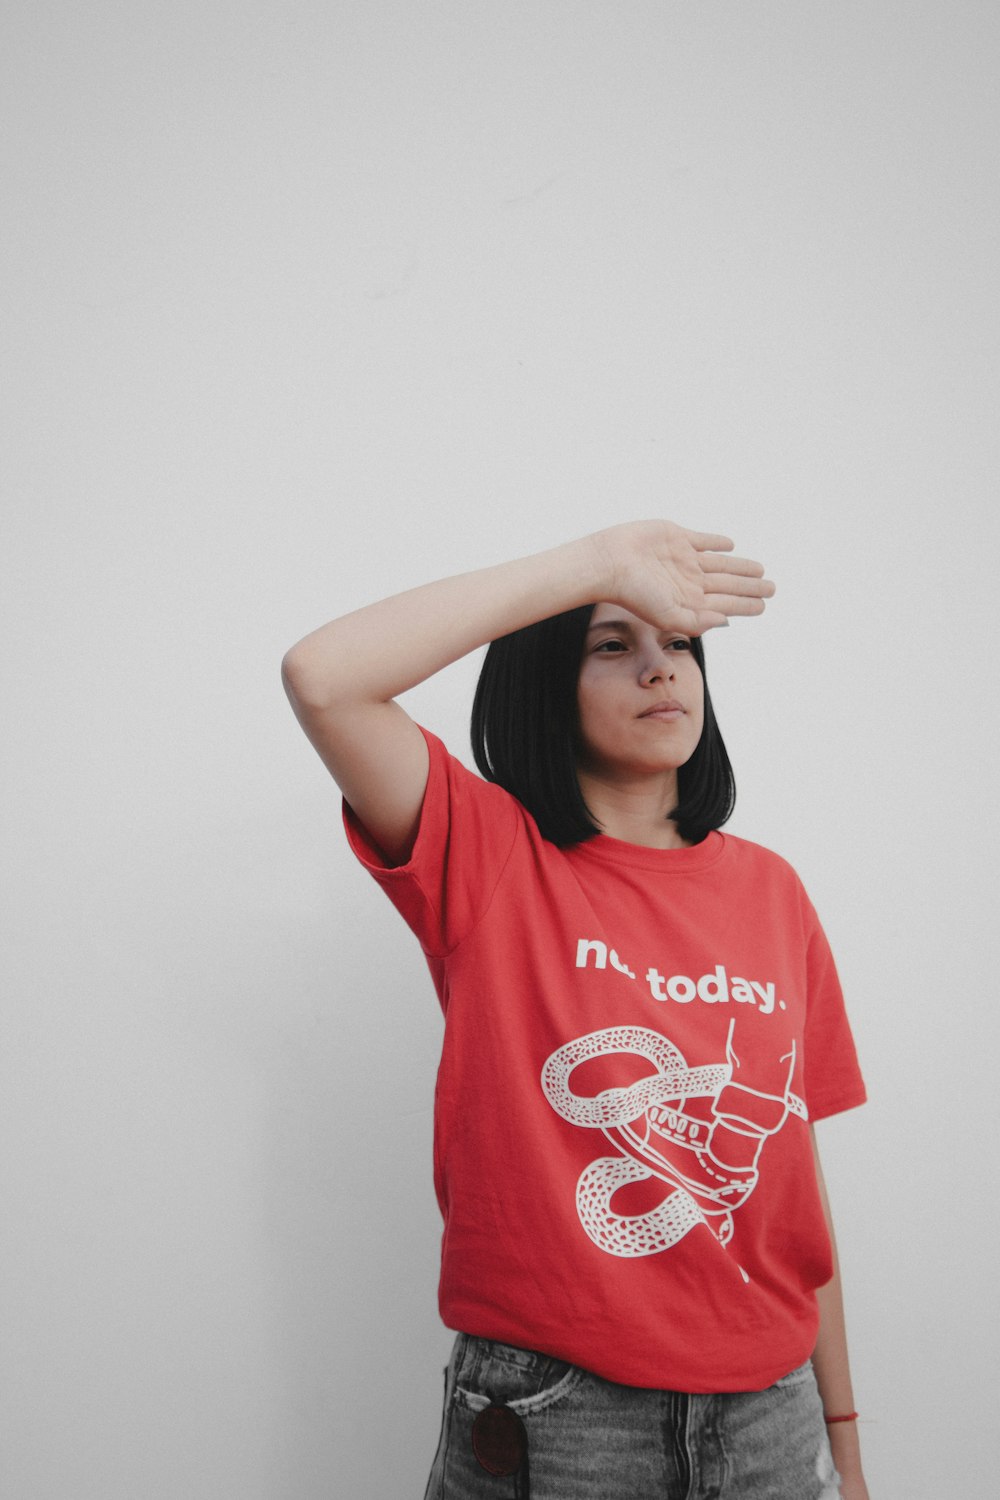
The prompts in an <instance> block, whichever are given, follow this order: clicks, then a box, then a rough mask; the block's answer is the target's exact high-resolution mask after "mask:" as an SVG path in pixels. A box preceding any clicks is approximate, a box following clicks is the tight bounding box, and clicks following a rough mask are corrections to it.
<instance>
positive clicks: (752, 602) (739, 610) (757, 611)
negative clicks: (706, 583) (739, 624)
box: [705, 594, 765, 615]
mask: <svg viewBox="0 0 1000 1500" xmlns="http://www.w3.org/2000/svg"><path fill="white" fill-rule="evenodd" d="M705 608H706V609H710V610H712V611H713V612H715V613H718V614H724V615H762V614H763V613H764V609H765V604H764V601H763V599H755V598H743V597H742V596H739V595H737V594H706V595H705Z"/></svg>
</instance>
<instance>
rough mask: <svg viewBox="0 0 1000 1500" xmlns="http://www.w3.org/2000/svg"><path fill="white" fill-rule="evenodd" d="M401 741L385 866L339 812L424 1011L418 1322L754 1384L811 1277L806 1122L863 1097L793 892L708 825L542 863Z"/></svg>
mask: <svg viewBox="0 0 1000 1500" xmlns="http://www.w3.org/2000/svg"><path fill="white" fill-rule="evenodd" d="M422 733H423V735H424V738H425V739H426V741H427V745H428V749H429V752H430V774H429V779H428V783H427V791H426V793H425V796H424V802H423V807H422V809H421V814H420V826H419V829H418V832H417V837H416V842H415V844H414V848H413V853H412V856H411V858H410V859H409V860H408V862H407V863H406V864H404V865H399V866H397V867H395V868H389V867H387V865H386V861H385V858H384V856H383V855H382V853H381V851H380V850H379V848H378V846H377V845H376V844H375V843H374V842H373V841H372V839H371V837H370V836H369V835H368V833H367V831H366V830H365V828H364V827H363V826H362V824H361V823H360V821H359V820H358V818H357V817H356V815H355V813H354V811H353V809H352V808H351V807H350V806H349V805H348V804H347V802H346V800H345V801H344V803H343V819H344V827H345V831H346V833H347V837H348V841H349V844H350V847H351V849H352V850H353V852H354V853H355V855H356V856H357V858H358V859H359V860H360V861H361V863H362V864H363V865H364V867H365V868H366V869H367V870H369V871H370V873H371V874H372V876H373V877H374V879H375V880H377V881H378V883H379V885H380V886H381V887H382V889H383V890H384V891H385V893H386V895H387V896H388V897H389V899H390V901H392V903H393V904H394V906H395V907H396V908H397V909H398V911H399V912H400V913H401V915H402V916H403V917H404V919H405V920H406V922H407V924H408V925H409V926H410V927H411V928H412V930H413V932H414V933H415V934H416V936H417V938H418V939H419V941H420V944H421V947H422V949H423V951H424V955H425V957H426V960H427V964H428V967H429V969H430V972H431V976H432V978H433V981H434V985H435V988H436V990H437V993H438V997H439V1000H440V1003H441V1007H442V1010H443V1011H444V1016H445V1028H444V1041H443V1048H442V1056H441V1062H440V1066H439V1070H438V1078H437V1088H436V1093H435V1113H434V1180H435V1188H436V1191H437V1197H438V1202H439V1204H440V1208H441V1213H442V1215H443V1218H444V1234H443V1239H442V1262H441V1281H440V1289H439V1297H440V1310H441V1316H442V1319H443V1320H444V1322H445V1324H446V1325H447V1326H448V1327H450V1328H453V1329H456V1330H460V1331H462V1332H465V1333H470V1334H476V1335H479V1336H481V1337H484V1338H494V1339H499V1340H502V1341H503V1342H505V1343H511V1344H517V1345H520V1346H522V1347H524V1348H529V1349H537V1350H540V1351H542V1352H544V1353H547V1354H551V1355H553V1356H555V1357H557V1358H560V1359H564V1360H569V1361H571V1362H572V1363H574V1364H577V1365H582V1366H583V1367H584V1368H586V1369H589V1370H591V1371H593V1372H595V1373H596V1374H598V1375H601V1376H603V1377H605V1378H606V1379H609V1380H615V1381H618V1382H620V1383H622V1384H625V1385H636V1386H649V1387H654V1388H665V1389H672V1390H681V1391H696V1392H711V1391H735V1390H758V1389H762V1388H763V1387H765V1386H768V1385H771V1384H773V1382H774V1381H775V1380H777V1379H778V1378H779V1377H780V1376H782V1375H785V1374H787V1373H788V1372H789V1371H790V1370H792V1369H794V1368H796V1366H798V1365H800V1364H801V1363H802V1362H803V1361H804V1360H805V1359H807V1358H808V1357H809V1355H810V1354H811V1353H812V1349H813V1346H814V1344H815V1340H816V1331H817V1327H818V1314H817V1308H816V1300H815V1296H814V1288H816V1287H817V1286H822V1285H823V1284H824V1283H825V1282H827V1281H828V1280H829V1279H830V1276H831V1275H832V1269H833V1268H832V1258H831V1248H830V1242H829V1237H828V1234H827V1230H826V1224H825V1220H824V1217H823V1211H822V1206H821V1202H820V1198H819V1191H818V1188H817V1184H816V1175H815V1170H814V1165H813V1157H812V1148H811V1144H810V1140H809V1128H808V1124H807V1121H808V1120H817V1119H821V1118H822V1117H823V1116H824V1115H831V1114H835V1113H836V1112H837V1111H839V1110H844V1109H850V1108H852V1107H853V1106H854V1105H857V1104H861V1103H863V1102H864V1099H865V1087H864V1083H863V1081H862V1078H861V1074H860V1071H859V1069H858V1063H857V1057H856V1054H855V1049H854V1042H853V1039H852V1037H851V1032H850V1028H849V1026H848V1022H847V1017H846V1014H845V1011H844V1001H843V996H842V993H841V989H840V984H839V982H838V978H837V972H836V969H835V967H834V962H833V958H832V956H831V953H830V949H829V946H828V944H827V941H826V938H825V936H824V934H823V931H822V928H821V927H820V924H819V921H818V919H817V917H816V913H815V911H814V910H813V907H812V905H811V903H810V901H809V898H808V896H807V895H806V893H805V890H804V889H803V886H802V884H801V882H800V880H799V878H798V876H797V875H796V874H795V871H794V870H793V869H792V867H791V866H790V865H789V864H788V863H787V862H786V861H785V860H783V859H781V858H780V857H779V856H778V855H776V854H773V853H771V852H770V851H769V850H767V849H764V848H762V847H761V846H760V845H758V844H753V843H750V842H748V841H747V840H746V839H740V838H735V837H733V836H732V835H730V834H723V833H720V832H713V833H710V834H709V835H708V837H707V838H706V839H704V840H703V841H702V843H700V844H697V845H695V846H694V847H693V848H682V849H647V848H644V847H642V846H640V845H637V844H629V843H625V842H623V841H622V840H620V839H614V838H610V837H608V836H607V835H605V834H600V835H598V836H597V837H595V838H593V839H590V840H588V841H586V842H584V843H582V844H578V845H575V846H573V847H571V848H567V849H559V848H558V847H557V846H556V845H555V844H552V843H550V842H549V841H548V840H546V839H544V838H542V836H541V834H540V833H539V831H538V827H537V825H536V823H535V821H534V819H533V818H532V816H531V814H530V813H529V812H528V811H527V810H526V809H525V808H524V807H523V805H522V804H521V803H520V802H518V801H517V799H516V798H515V797H513V796H511V795H510V793H509V792H506V791H505V790H504V789H503V788H502V787H499V786H496V785H494V784H492V783H490V782H487V781H484V780H483V779H482V778H481V777H479V776H477V775H475V774H474V773H473V772H472V771H470V770H469V769H468V768H467V767H466V766H464V765H463V764H462V763H461V761H459V760H457V759H456V758H455V757H454V756H453V755H451V754H450V753H449V752H448V750H447V748H446V747H445V745H444V744H443V743H442V741H441V740H440V739H439V738H438V737H437V736H436V735H434V734H432V733H430V731H429V730H427V729H422Z"/></svg>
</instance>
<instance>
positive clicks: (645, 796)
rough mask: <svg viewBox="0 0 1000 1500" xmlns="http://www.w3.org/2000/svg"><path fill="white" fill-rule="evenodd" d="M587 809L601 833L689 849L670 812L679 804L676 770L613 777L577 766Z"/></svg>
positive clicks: (650, 846)
mask: <svg viewBox="0 0 1000 1500" xmlns="http://www.w3.org/2000/svg"><path fill="white" fill-rule="evenodd" d="M576 775H577V781H578V782H579V785H580V792H581V795H582V797H583V800H584V802H585V803H586V804H587V811H588V812H589V813H590V815H591V817H592V818H593V820H594V822H595V823H596V824H597V826H598V828H600V829H601V831H602V833H606V834H607V835H608V837H609V838H613V839H622V840H623V842H625V843H626V844H640V845H642V846H643V847H644V848H647V849H686V848H688V847H689V845H688V841H687V840H686V839H682V838H681V836H680V834H679V833H678V831H677V824H676V823H674V822H672V821H671V820H670V817H669V814H670V813H671V812H672V811H673V809H674V808H675V807H676V806H677V772H676V771H666V772H663V773H662V774H660V775H657V776H655V777H639V778H636V779H634V780H613V779H611V778H609V777H607V776H601V775H599V774H595V773H594V772H592V771H584V770H581V769H579V768H578V769H577V773H576Z"/></svg>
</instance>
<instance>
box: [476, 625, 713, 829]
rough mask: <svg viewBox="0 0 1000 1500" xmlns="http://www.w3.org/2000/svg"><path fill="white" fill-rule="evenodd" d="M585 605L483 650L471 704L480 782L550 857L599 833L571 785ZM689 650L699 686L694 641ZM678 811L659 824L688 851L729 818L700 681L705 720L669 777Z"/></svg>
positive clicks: (699, 649) (699, 657)
mask: <svg viewBox="0 0 1000 1500" xmlns="http://www.w3.org/2000/svg"><path fill="white" fill-rule="evenodd" d="M596 607H597V606H596V605H595V604H583V605H581V606H580V607H579V608H578V609H570V610H567V611H566V612H565V613H564V614H561V615H552V616H551V617H550V618H549V619H547V620H539V621H538V623H537V624H536V625H528V626H526V627H525V628H524V629H523V630H515V631H513V632H512V634H510V635H505V636H501V637H500V639H499V640H495V641H493V642H491V644H490V646H489V649H488V650H487V652H486V657H485V660H484V661H483V665H482V669H481V671H480V673H479V681H478V683H477V684H476V695H475V698H474V700H473V704H472V754H473V756H474V757H475V762H476V765H477V766H478V767H479V770H480V772H481V773H482V775H483V776H484V777H485V779H486V780H487V781H493V782H496V783H497V784H498V785H499V786H502V787H504V788H505V789H506V790H507V791H508V792H510V793H511V794H512V796H514V797H516V798H517V800H518V801H519V802H521V803H523V805H524V806H525V807H526V808H527V809H528V811H529V812H530V813H531V815H532V817H533V818H534V819H535V822H536V823H537V824H538V829H539V832H540V833H541V834H542V837H543V838H546V839H549V840H550V841H551V842H552V843H553V844H557V845H558V846H559V847H560V848H565V847H566V846H567V845H570V844H581V843H583V842H584V841H585V840H586V839H591V838H594V837H595V836H596V835H597V834H599V833H601V832H602V831H603V830H602V829H600V828H599V827H598V826H597V825H596V823H594V821H593V819H592V817H591V814H590V812H589V811H588V808H587V805H586V803H585V802H584V800H583V794H582V793H581V791H580V783H579V781H578V780H577V776H576V764H577V756H578V752H579V749H580V719H579V710H578V707H577V683H578V680H579V676H580V663H581V658H582V656H583V647H584V642H585V640H586V636H587V627H588V625H589V624H590V618H591V615H592V614H593V613H594V610H595V609H596ZM691 650H692V654H693V656H694V659H695V661H696V662H697V663H698V666H699V668H700V670H701V675H702V679H703V680H704V678H705V650H704V647H703V645H702V642H701V637H700V636H693V637H692V638H691ZM677 792H678V799H679V800H678V803H677V806H676V807H675V808H674V809H673V811H672V812H671V813H669V814H668V817H669V818H672V819H673V821H674V822H675V823H676V824H677V831H678V833H679V834H680V836H681V838H682V839H685V840H686V841H687V842H688V843H691V844H697V843H700V842H701V840H702V839H704V838H705V837H706V836H707V835H708V833H710V832H711V830H712V829H713V828H720V827H721V826H722V824H723V823H725V822H726V821H727V819H728V818H730V817H731V816H732V812H733V807H734V806H735V803H736V782H735V779H734V777H733V768H732V766H731V765H730V763H729V756H728V755H727V754H726V747H725V745H724V744H723V742H722V735H721V733H720V732H719V726H718V724H717V722H716V718H715V710H714V709H713V707H712V700H711V698H710V697H709V693H708V683H707V681H705V720H704V725H703V727H702V732H701V738H700V739H699V741H698V744H697V746H696V748H695V751H694V754H693V755H692V756H691V758H690V759H689V760H688V761H686V762H685V763H684V765H682V766H679V767H678V770H677Z"/></svg>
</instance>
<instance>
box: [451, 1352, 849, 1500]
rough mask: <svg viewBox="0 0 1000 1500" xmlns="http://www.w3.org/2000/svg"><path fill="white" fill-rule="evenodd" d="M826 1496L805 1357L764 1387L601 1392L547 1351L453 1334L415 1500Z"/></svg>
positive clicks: (829, 1490)
mask: <svg viewBox="0 0 1000 1500" xmlns="http://www.w3.org/2000/svg"><path fill="white" fill-rule="evenodd" d="M497 1407H501V1408H506V1410H501V1411H500V1412H497V1411H496V1408H497ZM487 1408H490V1410H486V1409H487ZM482 1412H485V1415H484V1416H483V1417H481V1418H480V1420H479V1423H478V1425H477V1424H476V1419H477V1417H479V1414H480V1413H482ZM512 1413H513V1415H512ZM477 1454H478V1456H477ZM839 1494H840V1488H839V1477H838V1475H837V1472H836V1470H835V1468H834V1465H833V1459H832V1457H831V1454H830V1444H829V1441H828V1439H827V1435H826V1426H825V1424H824V1421H823V1408H822V1403H821V1401H820V1397H819V1392H818V1390H817V1388H816V1378H815V1376H814V1374H813V1369H812V1365H811V1364H810V1363H809V1362H808V1361H807V1362H806V1363H805V1364H804V1365H801V1366H800V1367H799V1369H797V1370H793V1371H792V1372H791V1373H790V1374H789V1375H785V1376H783V1377H782V1379H781V1380H779V1381H777V1382H776V1384H774V1385H772V1386H769V1387H768V1389H767V1390H764V1391H737V1392H733V1393H726V1394H721V1395H712V1396H698V1395H687V1394H685V1393H683V1392H679V1391H654V1390H645V1389H641V1388H638V1387H635V1386H624V1385H615V1384H613V1383H612V1382H610V1381H607V1380H602V1379H601V1378H600V1377H599V1376H597V1375H592V1374H590V1373H589V1372H588V1371H586V1370H581V1369H580V1368H579V1367H578V1366H576V1365H570V1364H565V1363H564V1362H563V1361H561V1360H558V1359H550V1358H549V1356H548V1355H545V1354H534V1353H532V1352H530V1351H529V1350H527V1349H518V1348H515V1347H514V1346H513V1345H512V1344H501V1343H496V1342H494V1341H493V1340H489V1339H480V1338H473V1337H471V1336H470V1335H469V1334H465V1333H460V1334H459V1335H458V1337H457V1338H456V1340H455V1346H454V1349H453V1352H452V1356H451V1360H450V1362H449V1364H448V1368H447V1370H446V1371H445V1396H444V1416H443V1420H442V1424H441V1439H440V1442H439V1444H438V1451H437V1455H436V1457H435V1459H434V1467H433V1469H432V1470H431V1476H430V1479H429V1480H428V1483H427V1489H426V1492H425V1495H424V1500H838V1496H839Z"/></svg>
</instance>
